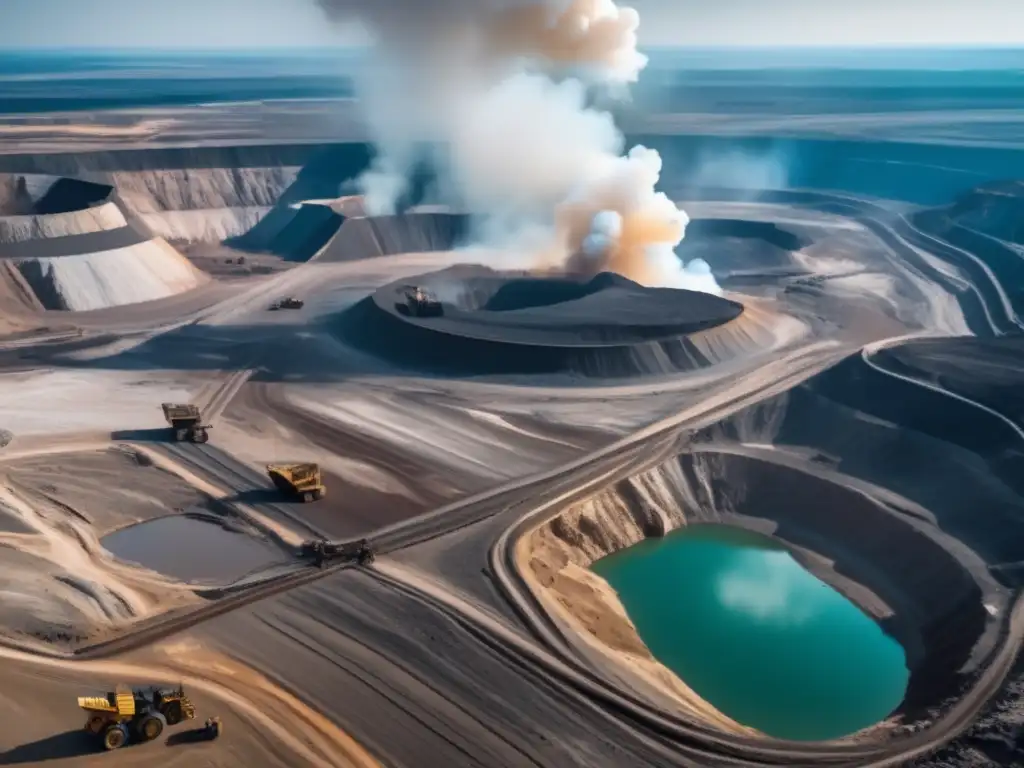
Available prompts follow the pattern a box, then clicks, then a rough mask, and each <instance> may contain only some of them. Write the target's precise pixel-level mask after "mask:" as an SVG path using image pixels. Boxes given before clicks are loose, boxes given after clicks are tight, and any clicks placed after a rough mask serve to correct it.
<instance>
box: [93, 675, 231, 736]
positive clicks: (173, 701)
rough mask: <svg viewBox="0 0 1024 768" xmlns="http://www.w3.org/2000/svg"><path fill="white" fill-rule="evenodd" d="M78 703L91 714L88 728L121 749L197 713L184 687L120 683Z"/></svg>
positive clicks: (157, 734)
mask: <svg viewBox="0 0 1024 768" xmlns="http://www.w3.org/2000/svg"><path fill="white" fill-rule="evenodd" d="M78 706H79V707H81V708H82V709H84V710H85V711H86V712H87V713H88V715H89V717H88V720H86V723H85V730H86V731H88V732H89V733H91V734H92V735H94V736H97V737H99V739H100V741H101V743H102V744H103V748H104V749H107V750H112V749H118V748H120V747H122V746H124V745H125V744H127V743H128V741H129V740H135V741H140V742H141V741H153V740H154V739H156V738H159V736H160V734H161V733H163V731H164V728H165V727H166V726H168V725H177V724H178V723H180V722H182V721H184V720H191V719H192V718H194V717H195V716H196V708H195V706H194V705H193V704H192V702H191V701H190V700H189V698H188V696H186V695H185V690H184V688H183V687H179V688H177V689H174V688H139V689H135V690H132V689H131V688H129V687H128V686H126V685H118V686H116V687H115V688H114V690H113V691H112V692H111V693H108V694H106V695H105V696H79V697H78ZM218 735H219V734H218Z"/></svg>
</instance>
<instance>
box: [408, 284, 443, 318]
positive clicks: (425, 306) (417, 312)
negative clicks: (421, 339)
mask: <svg viewBox="0 0 1024 768" xmlns="http://www.w3.org/2000/svg"><path fill="white" fill-rule="evenodd" d="M404 295H405V304H404V305H402V306H404V307H405V311H406V312H408V313H409V315H411V316H412V317H440V316H441V315H443V314H444V306H443V305H442V304H441V302H440V301H438V300H437V297H435V296H434V295H433V294H432V293H430V291H427V290H425V289H424V288H421V287H420V286H418V285H411V286H408V287H407V288H406V289H405V294H404Z"/></svg>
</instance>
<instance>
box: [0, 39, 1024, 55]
mask: <svg viewBox="0 0 1024 768" xmlns="http://www.w3.org/2000/svg"><path fill="white" fill-rule="evenodd" d="M371 49H372V46H369V45H310V46H303V45H265V46H253V47H243V46H229V47H214V46H189V47H174V46H159V45H116V46H104V45H77V46H44V45H40V46H17V45H15V46H8V47H7V48H6V50H4V51H0V56H2V55H5V54H23V53H51V54H52V53H140V52H152V53H176V54H187V53H221V54H244V53H263V54H267V53H307V54H312V53H325V52H332V53H341V52H345V53H356V52H362V51H369V50H371ZM639 50H640V51H641V52H659V51H663V52H672V53H688V52H693V53H739V52H755V53H787V52H814V53H852V52H862V51H888V52H904V51H905V52H914V53H918V52H928V51H932V52H934V51H944V52H960V51H962V52H969V51H984V52H988V53H993V52H1001V51H1003V52H1017V51H1024V41H1022V42H1020V43H1015V44H1008V43H863V44H859V45H826V44H823V43H818V44H815V43H801V44H792V45H739V44H729V43H723V44H720V45H700V46H691V45H641V46H639Z"/></svg>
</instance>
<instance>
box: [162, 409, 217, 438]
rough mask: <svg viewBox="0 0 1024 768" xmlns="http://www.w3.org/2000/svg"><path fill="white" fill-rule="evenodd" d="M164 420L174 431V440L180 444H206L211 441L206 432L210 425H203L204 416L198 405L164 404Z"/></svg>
mask: <svg viewBox="0 0 1024 768" xmlns="http://www.w3.org/2000/svg"><path fill="white" fill-rule="evenodd" d="M162 407H163V409H164V418H165V419H167V423H168V424H170V425H171V429H173V430H174V439H175V440H177V441H178V442H179V443H180V442H184V441H185V440H191V441H192V442H193V443H205V442H206V441H207V440H209V439H210V436H209V435H208V434H207V433H206V430H208V429H210V425H209V424H203V415H202V413H201V412H200V411H199V406H198V405H192V404H191V403H189V404H178V403H163V405H162Z"/></svg>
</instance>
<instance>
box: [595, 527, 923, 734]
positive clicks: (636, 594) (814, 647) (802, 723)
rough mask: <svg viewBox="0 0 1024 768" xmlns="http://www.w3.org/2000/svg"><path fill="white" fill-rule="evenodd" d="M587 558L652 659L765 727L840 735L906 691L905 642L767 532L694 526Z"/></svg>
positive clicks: (872, 719)
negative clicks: (591, 559) (615, 596)
mask: <svg viewBox="0 0 1024 768" xmlns="http://www.w3.org/2000/svg"><path fill="white" fill-rule="evenodd" d="M592 567H593V570H594V571H595V572H596V573H597V574H598V575H600V576H601V577H602V578H604V579H605V580H606V581H607V582H608V583H609V584H610V585H611V586H612V588H613V589H614V590H615V591H616V592H617V593H618V595H619V598H620V599H621V601H622V604H623V606H624V607H625V609H626V612H627V613H628V614H629V617H630V619H632V621H633V623H634V625H635V626H636V628H637V631H638V633H639V634H640V637H641V639H643V641H644V642H645V643H646V645H647V647H648V648H649V649H650V651H651V653H652V654H653V655H654V656H655V658H657V659H658V660H659V661H660V662H661V663H662V664H664V665H665V666H667V667H668V668H669V669H671V670H672V671H673V672H675V673H676V674H677V675H678V676H679V677H680V678H681V679H682V680H683V681H685V682H686V684H687V685H688V686H689V687H690V688H692V689H693V690H694V692H696V693H697V694H698V695H699V696H701V697H702V698H703V699H704V700H706V701H707V702H709V703H710V704H712V705H714V706H715V707H716V708H717V709H718V710H719V711H721V712H722V713H723V714H725V715H728V716H729V717H731V718H732V719H733V720H736V721H737V722H740V723H742V724H744V725H748V726H750V727H752V728H756V729H757V730H759V731H761V732H762V733H765V734H767V735H769V736H774V737H776V738H782V739H791V740H801V741H805V740H823V739H832V738H839V737H841V736H845V735H848V734H851V733H854V732H855V731H858V730H860V729H862V728H865V727H867V726H870V725H873V724H875V723H877V722H879V721H881V720H884V719H885V718H886V717H888V716H889V715H890V714H891V713H892V712H893V711H894V710H895V709H896V708H897V707H898V706H899V704H900V702H901V701H902V699H903V696H904V694H905V692H906V688H907V682H908V679H909V672H908V670H907V667H906V656H905V654H904V651H903V648H902V647H901V646H900V645H899V644H898V643H897V642H896V641H895V640H893V639H892V638H891V637H889V636H888V635H886V634H885V633H884V632H883V631H882V629H881V627H879V625H878V624H877V623H876V622H875V621H874V620H873V619H872V618H871V617H869V616H867V615H866V614H865V613H863V612H862V611H861V610H860V609H859V608H858V607H857V606H855V605H854V604H853V603H851V602H850V601H848V600H847V599H846V598H845V597H844V596H843V595H841V594H839V593H838V592H837V591H835V590H834V589H832V588H831V587H829V586H828V585H827V584H825V583H824V582H822V581H821V580H820V579H818V578H817V577H815V576H814V575H812V574H811V573H810V572H808V571H807V570H805V569H804V568H803V567H802V566H801V565H800V564H799V563H798V562H797V561H796V560H794V559H793V557H792V556H791V555H790V554H789V552H787V551H786V550H785V549H784V548H783V547H781V546H780V545H778V544H777V543H776V542H774V541H773V540H772V539H770V538H768V537H766V536H762V535H760V534H754V533H750V532H748V531H743V530H738V529H732V528H726V527H724V526H710V525H698V526H691V527H687V528H683V529H681V530H678V531H674V532H672V533H670V534H669V535H667V536H665V537H664V538H660V539H648V540H646V541H642V542H640V543H639V544H637V545H635V546H632V547H629V548H628V549H625V550H622V551H620V552H616V553H614V554H612V555H610V556H608V557H605V558H602V559H601V560H599V561H597V562H596V563H594V565H593V566H592Z"/></svg>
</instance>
